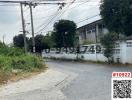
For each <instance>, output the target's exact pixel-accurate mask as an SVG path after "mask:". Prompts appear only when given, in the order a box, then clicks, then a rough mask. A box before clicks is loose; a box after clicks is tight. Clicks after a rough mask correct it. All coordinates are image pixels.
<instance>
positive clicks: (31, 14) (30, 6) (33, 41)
mask: <svg viewBox="0 0 132 100" xmlns="http://www.w3.org/2000/svg"><path fill="white" fill-rule="evenodd" d="M29 8H30V16H31V29H32V43H33V53H35V52H36V50H35V38H34V25H33V12H32V3H30V4H29Z"/></svg>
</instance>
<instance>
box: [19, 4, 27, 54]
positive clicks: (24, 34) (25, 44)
mask: <svg viewBox="0 0 132 100" xmlns="http://www.w3.org/2000/svg"><path fill="white" fill-rule="evenodd" d="M20 6H21V18H22V29H23V37H24V49H25V53H27V41H26V31H25V22H24V15H23V6H22V3H20Z"/></svg>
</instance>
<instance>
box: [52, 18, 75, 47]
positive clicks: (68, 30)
mask: <svg viewBox="0 0 132 100" xmlns="http://www.w3.org/2000/svg"><path fill="white" fill-rule="evenodd" d="M76 27H77V26H76V24H75V23H74V22H73V21H70V20H59V21H58V22H56V23H55V24H54V32H53V35H52V36H53V39H54V41H55V43H56V47H72V46H74V41H75V36H76Z"/></svg>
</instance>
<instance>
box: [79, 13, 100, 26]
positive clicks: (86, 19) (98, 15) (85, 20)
mask: <svg viewBox="0 0 132 100" xmlns="http://www.w3.org/2000/svg"><path fill="white" fill-rule="evenodd" d="M99 15H100V14H96V15H94V16H91V17H88V18H86V19H83V20H81V21H79V22H77V24H78V23H81V22H84V21H86V20H89V19H91V18H94V17H97V16H99Z"/></svg>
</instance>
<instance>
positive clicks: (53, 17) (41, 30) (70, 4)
mask: <svg viewBox="0 0 132 100" xmlns="http://www.w3.org/2000/svg"><path fill="white" fill-rule="evenodd" d="M74 1H75V0H74ZM74 1H73V2H74ZM73 2H72V3H73ZM72 3H71V4H72ZM71 4H69V5H68V6H67V8H69V6H70V5H71ZM67 8H65V11H66V10H67ZM65 11H64V12H62V13H61V15H62V14H64V13H65ZM59 14H60V13H59ZM55 17H57V15H56V16H54V17H53V18H52V19H51V20H50V21H49V22H48V23H47V24H46V25H45V26H44V27H43V28H42V29H40V30H39V31H38V32H36V34H37V33H39V32H41V31H42V30H44V29H45V28H46V27H47V26H48V25H49V24H50V23H51V22H52V20H53V19H54V18H55Z"/></svg>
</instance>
